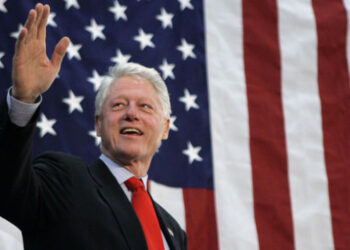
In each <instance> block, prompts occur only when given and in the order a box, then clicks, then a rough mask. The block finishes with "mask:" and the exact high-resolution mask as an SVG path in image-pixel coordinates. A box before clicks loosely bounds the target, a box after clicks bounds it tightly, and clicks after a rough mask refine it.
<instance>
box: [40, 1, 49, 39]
mask: <svg viewBox="0 0 350 250" xmlns="http://www.w3.org/2000/svg"><path fill="white" fill-rule="evenodd" d="M49 14H50V6H49V5H48V4H46V5H45V6H44V9H43V15H42V18H41V20H40V23H39V26H38V39H41V40H45V38H46V24H47V19H48V18H49Z"/></svg>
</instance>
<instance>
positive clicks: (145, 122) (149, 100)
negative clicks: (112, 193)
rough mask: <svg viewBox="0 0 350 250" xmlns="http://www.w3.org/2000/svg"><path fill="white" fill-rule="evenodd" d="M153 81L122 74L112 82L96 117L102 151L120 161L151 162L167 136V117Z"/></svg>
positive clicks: (126, 162)
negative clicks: (122, 75)
mask: <svg viewBox="0 0 350 250" xmlns="http://www.w3.org/2000/svg"><path fill="white" fill-rule="evenodd" d="M163 114H164V113H163V110H162V106H161V103H160V100H159V98H158V96H157V93H156V90H155V89H154V87H153V85H152V84H151V83H150V82H149V81H147V80H144V79H142V78H139V77H130V76H124V77H121V78H119V79H118V80H117V81H115V82H114V83H112V85H111V86H110V88H109V91H108V94H107V96H106V98H105V99H104V101H103V104H102V109H101V113H100V115H99V116H97V117H96V131H97V135H98V136H100V137H101V139H102V145H101V151H102V153H104V154H105V155H107V156H108V157H110V158H111V159H112V160H114V161H117V162H118V163H121V164H128V163H130V161H134V160H140V161H144V162H146V163H148V164H150V162H151V159H152V157H153V155H154V153H155V151H156V150H157V148H158V147H159V146H160V143H161V140H162V139H163V140H164V139H167V138H168V133H169V119H166V118H165V117H164V115H163Z"/></svg>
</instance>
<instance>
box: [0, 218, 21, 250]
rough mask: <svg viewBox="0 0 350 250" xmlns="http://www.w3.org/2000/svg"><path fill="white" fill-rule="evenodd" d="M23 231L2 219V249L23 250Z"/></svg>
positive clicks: (0, 224)
mask: <svg viewBox="0 0 350 250" xmlns="http://www.w3.org/2000/svg"><path fill="white" fill-rule="evenodd" d="M22 242H23V241H22V234H21V231H20V230H19V229H18V228H17V227H15V226H14V225H12V224H10V223H9V222H8V221H6V220H5V219H3V218H1V217H0V249H1V250H23V243H22Z"/></svg>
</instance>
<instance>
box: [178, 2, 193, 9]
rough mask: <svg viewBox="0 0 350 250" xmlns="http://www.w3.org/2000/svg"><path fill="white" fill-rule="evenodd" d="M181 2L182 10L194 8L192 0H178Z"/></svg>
mask: <svg viewBox="0 0 350 250" xmlns="http://www.w3.org/2000/svg"><path fill="white" fill-rule="evenodd" d="M178 1H179V3H180V8H181V10H184V9H186V8H189V9H191V10H193V5H192V4H191V0H178Z"/></svg>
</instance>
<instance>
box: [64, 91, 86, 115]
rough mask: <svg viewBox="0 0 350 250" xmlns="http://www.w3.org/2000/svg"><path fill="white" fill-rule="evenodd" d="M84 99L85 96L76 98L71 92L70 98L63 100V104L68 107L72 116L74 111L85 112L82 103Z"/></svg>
mask: <svg viewBox="0 0 350 250" xmlns="http://www.w3.org/2000/svg"><path fill="white" fill-rule="evenodd" d="M83 99H84V97H83V96H75V95H74V93H73V91H72V90H69V97H67V98H63V100H62V102H64V103H65V104H67V105H68V107H69V111H68V112H69V114H71V113H72V112H73V111H74V110H78V111H79V112H81V113H82V112H83V108H82V107H81V104H80V103H81V101H82V100H83Z"/></svg>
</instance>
